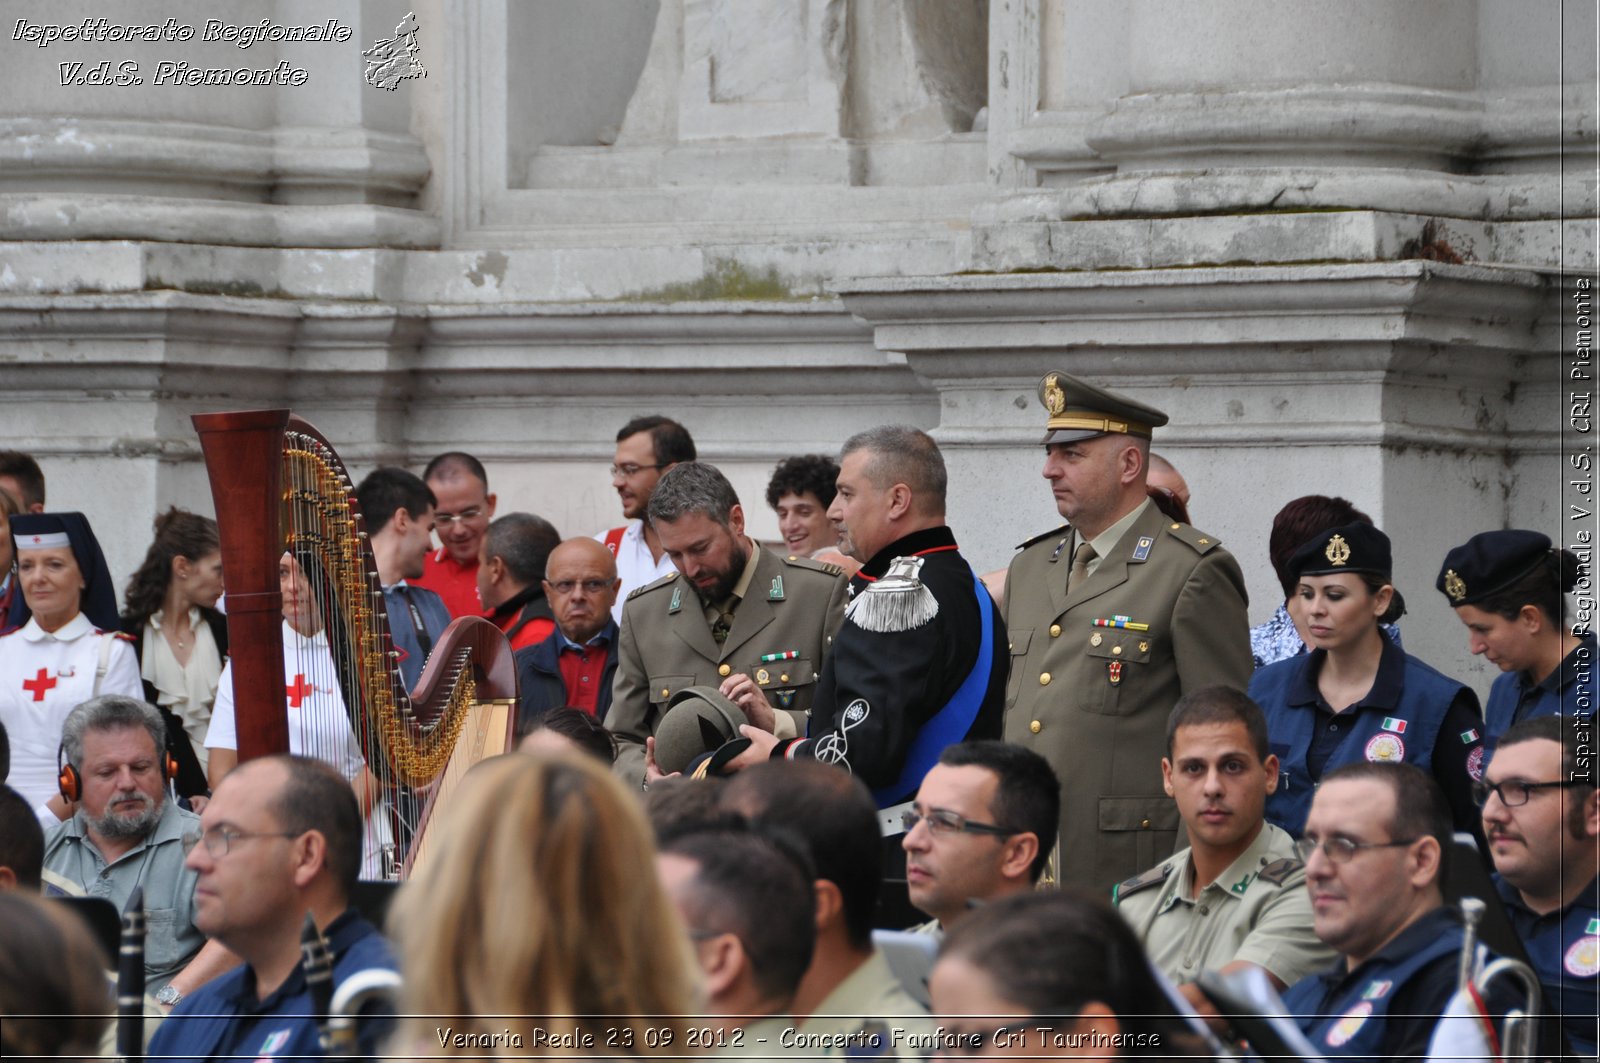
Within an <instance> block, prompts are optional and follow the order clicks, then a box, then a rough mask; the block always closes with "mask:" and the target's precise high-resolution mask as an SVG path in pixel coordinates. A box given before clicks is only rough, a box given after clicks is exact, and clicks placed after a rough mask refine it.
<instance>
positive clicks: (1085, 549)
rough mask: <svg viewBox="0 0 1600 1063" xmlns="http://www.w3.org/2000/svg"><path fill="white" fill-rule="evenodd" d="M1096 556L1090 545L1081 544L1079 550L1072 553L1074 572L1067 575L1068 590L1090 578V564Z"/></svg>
mask: <svg viewBox="0 0 1600 1063" xmlns="http://www.w3.org/2000/svg"><path fill="white" fill-rule="evenodd" d="M1094 556H1095V553H1094V547H1092V546H1090V545H1089V544H1088V543H1079V544H1078V548H1077V549H1076V550H1074V551H1072V571H1071V572H1069V573H1067V589H1068V590H1071V589H1072V588H1074V587H1076V586H1077V585H1078V584H1079V582H1080V581H1082V580H1085V579H1088V578H1089V562H1090V561H1092V560H1094Z"/></svg>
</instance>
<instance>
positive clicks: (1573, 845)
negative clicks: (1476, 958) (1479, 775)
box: [1475, 716, 1600, 1056]
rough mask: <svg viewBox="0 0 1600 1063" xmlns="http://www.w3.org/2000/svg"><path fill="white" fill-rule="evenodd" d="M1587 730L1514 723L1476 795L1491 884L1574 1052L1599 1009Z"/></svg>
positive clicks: (1565, 724) (1597, 798) (1541, 720)
mask: <svg viewBox="0 0 1600 1063" xmlns="http://www.w3.org/2000/svg"><path fill="white" fill-rule="evenodd" d="M1588 726H1589V727H1592V725H1588ZM1585 730H1586V725H1585V724H1583V723H1581V722H1580V721H1579V718H1578V717H1574V716H1539V717H1535V718H1533V719H1531V720H1524V721H1523V722H1522V723H1519V724H1515V725H1513V726H1512V727H1511V729H1510V730H1508V731H1507V732H1506V733H1505V734H1504V735H1501V736H1500V741H1499V743H1498V744H1497V745H1496V746H1495V751H1494V758H1493V759H1492V760H1490V761H1489V766H1488V768H1487V769H1486V770H1485V771H1484V773H1483V781H1482V782H1480V783H1479V784H1478V785H1477V787H1475V796H1477V797H1478V799H1479V803H1481V804H1482V805H1483V834H1484V837H1485V838H1487V839H1488V841H1489V854H1490V855H1491V856H1492V857H1493V858H1494V866H1495V888H1496V889H1497V890H1498V891H1499V894H1500V900H1501V901H1502V902H1503V903H1504V904H1505V908H1506V913H1507V914H1508V915H1509V916H1510V917H1511V925H1512V926H1514V927H1515V928H1516V931H1517V936H1518V937H1520V938H1521V939H1522V943H1523V944H1524V945H1525V946H1526V947H1527V950H1528V958H1529V960H1531V961H1532V963H1533V968H1534V970H1535V971H1537V972H1538V974H1539V981H1540V982H1541V983H1542V984H1543V986H1544V1010H1545V1011H1547V1012H1555V1013H1558V1014H1560V1015H1561V1016H1562V1027H1563V1029H1564V1030H1565V1031H1566V1034H1567V1040H1568V1041H1569V1042H1570V1043H1571V1045H1572V1049H1573V1051H1575V1052H1577V1053H1578V1054H1579V1055H1584V1056H1593V1055H1594V1054H1595V1021H1596V1020H1595V1016H1596V1015H1600V877H1597V875H1596V870H1597V869H1600V794H1597V793H1596V790H1595V777H1594V769H1593V768H1592V767H1587V766H1585V767H1582V768H1580V766H1579V765H1580V763H1581V762H1580V760H1579V753H1580V747H1581V746H1582V745H1583V738H1584V734H1583V732H1584V731H1585ZM1588 733H1590V734H1592V733H1593V732H1592V730H1590V731H1589V732H1588Z"/></svg>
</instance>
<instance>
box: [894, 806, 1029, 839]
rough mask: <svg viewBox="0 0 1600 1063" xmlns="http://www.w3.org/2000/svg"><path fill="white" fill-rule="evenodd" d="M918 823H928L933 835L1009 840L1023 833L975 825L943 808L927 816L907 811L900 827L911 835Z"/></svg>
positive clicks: (901, 818) (902, 814)
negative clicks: (981, 835) (973, 836)
mask: <svg viewBox="0 0 1600 1063" xmlns="http://www.w3.org/2000/svg"><path fill="white" fill-rule="evenodd" d="M918 823H927V825H928V831H929V833H931V834H936V835H937V834H992V835H994V836H995V837H997V838H1009V837H1011V835H1013V834H1020V833H1022V832H1021V831H1015V830H1012V829H1011V828H1010V827H997V826H995V825H994V824H993V823H975V822H973V821H972V820H970V819H968V818H966V817H965V816H958V815H956V814H955V813H954V812H951V811H948V810H947V809H943V808H936V809H934V810H933V811H931V812H928V813H927V814H923V813H921V812H917V811H915V810H913V809H909V808H908V809H906V810H905V811H904V812H902V813H900V826H902V827H904V828H905V832H906V833H907V834H910V833H911V831H912V830H913V829H914V828H915V827H916V825H917V824H918Z"/></svg>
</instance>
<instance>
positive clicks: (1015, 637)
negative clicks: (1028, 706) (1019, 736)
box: [1006, 628, 1033, 709]
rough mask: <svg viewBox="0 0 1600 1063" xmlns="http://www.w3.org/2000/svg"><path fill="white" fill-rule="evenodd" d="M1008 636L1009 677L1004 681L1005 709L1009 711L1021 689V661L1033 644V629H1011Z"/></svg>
mask: <svg viewBox="0 0 1600 1063" xmlns="http://www.w3.org/2000/svg"><path fill="white" fill-rule="evenodd" d="M1008 635H1009V636H1010V638H1011V675H1010V676H1009V677H1008V678H1007V679H1006V708H1008V709H1009V708H1010V707H1011V706H1013V705H1015V704H1016V703H1017V694H1018V693H1019V692H1020V691H1021V689H1022V660H1023V658H1024V657H1026V656H1028V647H1029V646H1030V645H1032V644H1033V629H1032V628H1022V629H1020V630H1019V629H1017V628H1013V629H1011V631H1009V632H1008Z"/></svg>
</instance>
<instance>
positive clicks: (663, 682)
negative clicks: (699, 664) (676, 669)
mask: <svg viewBox="0 0 1600 1063" xmlns="http://www.w3.org/2000/svg"><path fill="white" fill-rule="evenodd" d="M692 686H694V676H692V675H653V676H651V677H650V715H651V716H652V717H654V718H655V719H657V720H659V719H661V716H662V714H663V713H665V712H666V711H667V702H669V701H671V700H672V695H674V694H676V693H677V692H678V691H680V690H682V689H683V688H684V687H692ZM652 727H653V725H652Z"/></svg>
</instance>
